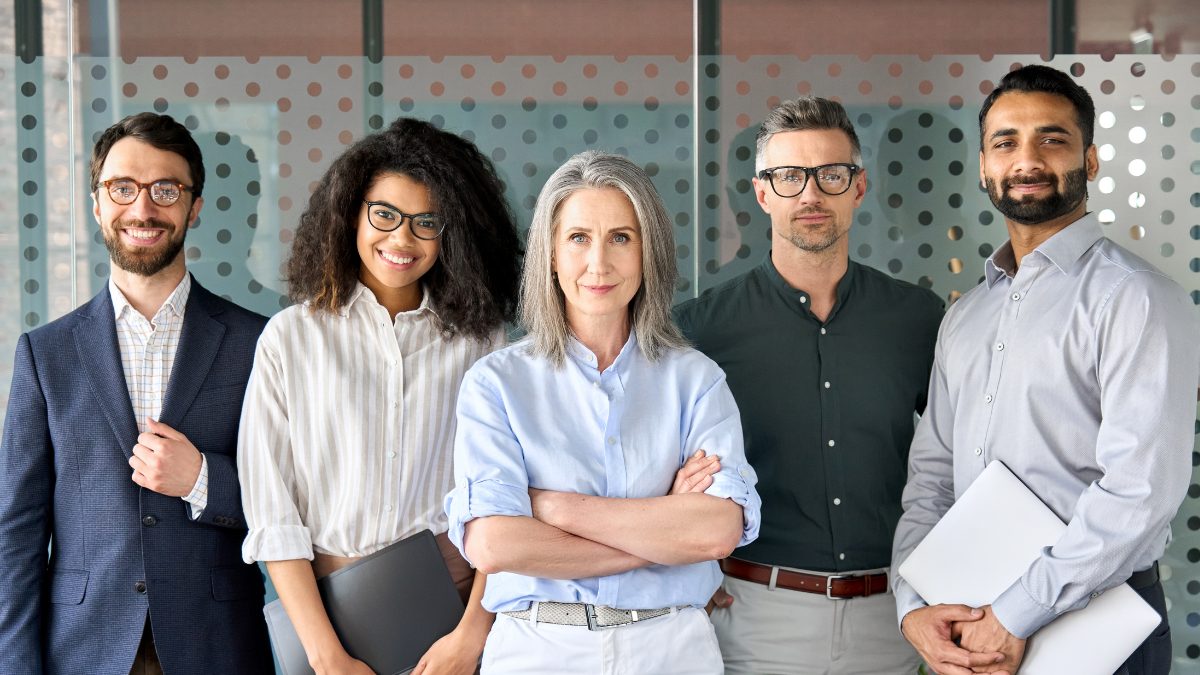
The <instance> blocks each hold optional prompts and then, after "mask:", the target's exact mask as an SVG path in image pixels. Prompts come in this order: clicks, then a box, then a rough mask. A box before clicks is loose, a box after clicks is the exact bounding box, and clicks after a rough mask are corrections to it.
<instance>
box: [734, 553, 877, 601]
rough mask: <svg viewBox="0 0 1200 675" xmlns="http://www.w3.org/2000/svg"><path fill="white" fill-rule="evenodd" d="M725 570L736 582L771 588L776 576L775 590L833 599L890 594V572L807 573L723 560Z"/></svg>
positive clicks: (737, 560)
mask: <svg viewBox="0 0 1200 675" xmlns="http://www.w3.org/2000/svg"><path fill="white" fill-rule="evenodd" d="M721 571H722V572H724V573H725V574H728V575H729V576H731V577H733V578H735V579H741V580H743V581H753V582H755V583H758V584H763V585H764V586H770V585H771V577H772V574H774V576H775V579H774V581H775V587H776V588H786V589H788V590H792V591H803V592H805V593H816V594H818V595H824V596H825V597H827V598H829V599H831V600H835V599H836V600H844V599H846V598H865V597H868V596H872V595H878V594H879V593H886V592H887V591H888V576H887V573H886V572H880V573H879V574H864V575H861V576H852V575H845V574H832V575H829V576H824V575H821V574H805V573H804V572H794V571H792V570H785V569H783V568H779V567H771V566H770V565H760V564H758V563H754V562H750V561H748V560H739V559H738V558H725V559H724V560H722V561H721Z"/></svg>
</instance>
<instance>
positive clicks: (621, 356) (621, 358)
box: [567, 330, 638, 371]
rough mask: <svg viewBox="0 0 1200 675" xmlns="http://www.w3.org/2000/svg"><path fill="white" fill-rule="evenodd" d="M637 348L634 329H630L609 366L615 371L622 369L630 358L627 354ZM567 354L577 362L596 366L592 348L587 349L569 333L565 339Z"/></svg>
mask: <svg viewBox="0 0 1200 675" xmlns="http://www.w3.org/2000/svg"><path fill="white" fill-rule="evenodd" d="M637 349H638V342H637V335H636V333H635V331H633V330H630V331H629V338H628V339H627V340H625V344H624V345H623V346H622V347H621V351H620V353H618V354H617V358H615V359H613V362H612V365H611V366H610V368H613V369H615V370H617V371H620V370H622V369H623V368H624V364H625V363H626V362H628V361H629V359H630V358H632V357H630V356H629V354H632V353H633V352H635V351H637ZM567 354H568V355H570V357H571V358H572V359H574V360H576V361H578V362H579V363H583V364H586V365H588V366H590V367H592V368H593V369H594V368H596V355H595V354H594V353H592V350H590V349H588V348H587V347H586V346H585V345H584V344H583V343H582V342H580V341H579V339H578V338H576V337H575V336H574V335H571V337H570V338H569V339H568V340H567Z"/></svg>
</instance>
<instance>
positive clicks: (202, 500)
mask: <svg viewBox="0 0 1200 675" xmlns="http://www.w3.org/2000/svg"><path fill="white" fill-rule="evenodd" d="M183 501H185V502H187V503H188V508H190V509H191V512H192V520H197V519H199V518H200V515H201V514H202V513H204V509H205V507H207V506H208V456H206V455H205V454H204V453H203V452H202V453H200V475H199V476H196V484H195V485H193V486H192V491H191V492H189V493H187V496H186V497H184V498H183Z"/></svg>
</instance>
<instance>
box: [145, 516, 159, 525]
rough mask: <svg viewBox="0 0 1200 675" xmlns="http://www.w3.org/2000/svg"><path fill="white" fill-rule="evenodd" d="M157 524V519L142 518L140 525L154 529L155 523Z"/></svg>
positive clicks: (152, 517) (150, 517) (151, 517)
mask: <svg viewBox="0 0 1200 675" xmlns="http://www.w3.org/2000/svg"><path fill="white" fill-rule="evenodd" d="M157 522H158V518H155V517H154V516H144V517H143V518H142V525H145V526H146V527H154V525H155V523H157Z"/></svg>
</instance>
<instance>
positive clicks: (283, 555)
mask: <svg viewBox="0 0 1200 675" xmlns="http://www.w3.org/2000/svg"><path fill="white" fill-rule="evenodd" d="M312 559H313V545H312V535H311V534H310V533H309V531H308V528H307V527H304V526H303V525H274V526H271V527H257V528H251V529H250V531H249V532H247V533H246V539H245V540H244V541H243V542H242V560H243V561H245V562H246V564H250V563H255V562H259V561H270V560H312Z"/></svg>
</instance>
